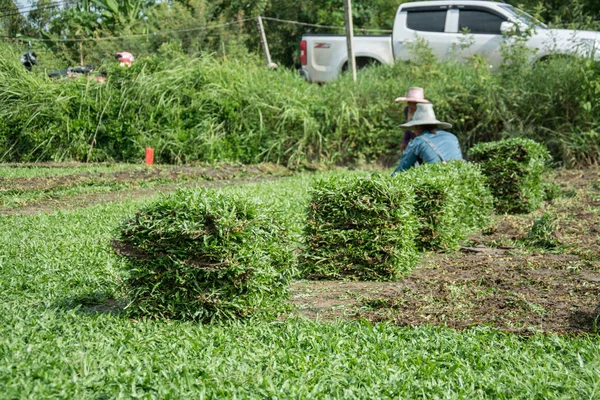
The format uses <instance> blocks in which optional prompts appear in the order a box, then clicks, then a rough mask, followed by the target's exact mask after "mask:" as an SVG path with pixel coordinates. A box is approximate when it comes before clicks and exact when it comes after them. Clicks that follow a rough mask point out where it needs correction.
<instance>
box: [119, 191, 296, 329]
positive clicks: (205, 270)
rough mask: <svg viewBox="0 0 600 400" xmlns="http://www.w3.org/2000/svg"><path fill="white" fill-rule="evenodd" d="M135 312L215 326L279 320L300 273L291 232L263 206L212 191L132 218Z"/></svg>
mask: <svg viewBox="0 0 600 400" xmlns="http://www.w3.org/2000/svg"><path fill="white" fill-rule="evenodd" d="M113 244H114V247H115V249H116V251H117V253H118V254H120V255H122V256H124V257H125V258H126V260H127V263H126V264H127V266H128V268H129V270H130V272H131V274H130V276H129V277H128V279H127V280H126V290H127V293H128V295H129V297H130V304H129V306H128V307H129V309H130V310H131V312H132V313H133V314H141V315H147V316H153V317H164V318H174V319H190V320H199V321H212V320H215V319H223V318H228V319H231V318H243V317H248V316H251V315H254V316H255V315H263V316H271V317H272V316H275V315H277V314H278V312H281V310H282V306H283V304H284V301H285V300H286V298H287V293H288V282H289V280H290V279H291V277H292V276H293V275H294V274H295V271H296V270H295V267H294V265H295V264H294V260H293V253H292V252H291V250H290V249H291V247H290V246H289V245H288V243H287V241H286V235H285V232H284V231H283V230H282V229H281V228H280V227H279V226H278V224H277V223H276V222H275V221H274V220H272V219H271V218H268V217H266V216H265V215H264V214H261V212H260V210H259V207H258V206H257V205H256V204H253V203H252V202H250V201H245V200H242V199H241V198H240V197H238V196H232V195H223V194H220V193H217V192H214V191H212V190H209V189H197V190H179V191H177V192H176V193H174V194H173V195H169V196H165V197H163V198H161V199H160V200H158V201H157V202H156V203H153V204H150V205H147V206H146V207H144V208H143V209H142V210H141V211H139V212H138V213H137V214H136V215H135V217H133V218H131V219H129V220H127V221H126V222H125V223H124V224H123V226H122V228H121V232H120V236H119V238H118V239H117V240H115V241H114V242H113Z"/></svg>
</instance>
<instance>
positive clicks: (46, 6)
mask: <svg viewBox="0 0 600 400" xmlns="http://www.w3.org/2000/svg"><path fill="white" fill-rule="evenodd" d="M62 4H67V2H64V3H59V4H54V5H44V6H43V7H35V8H32V9H30V10H23V11H22V12H27V13H30V12H33V11H38V10H39V11H41V10H46V9H50V8H57V7H60V6H61V5H62ZM16 15H21V16H23V14H22V13H21V11H17V12H13V13H9V14H1V15H0V18H6V17H12V16H16Z"/></svg>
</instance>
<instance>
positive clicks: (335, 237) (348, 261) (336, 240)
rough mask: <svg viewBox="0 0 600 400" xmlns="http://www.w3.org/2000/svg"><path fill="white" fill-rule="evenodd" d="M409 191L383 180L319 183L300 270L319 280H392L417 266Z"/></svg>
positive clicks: (378, 177)
mask: <svg viewBox="0 0 600 400" xmlns="http://www.w3.org/2000/svg"><path fill="white" fill-rule="evenodd" d="M412 198H413V194H412V192H411V191H410V188H409V187H407V186H405V185H401V184H398V182H394V181H393V180H392V178H390V177H387V176H381V175H374V176H362V175H351V176H344V177H332V178H330V179H327V180H319V181H317V182H316V183H315V184H314V186H313V188H312V192H311V201H310V205H309V207H308V216H307V224H306V228H305V245H306V249H305V253H304V255H303V257H302V261H301V265H302V270H303V272H304V274H305V275H306V276H309V277H313V278H315V277H317V278H319V277H320V278H333V279H339V278H352V279H360V280H391V279H395V278H398V277H399V276H400V275H401V274H404V273H407V272H409V271H410V270H411V269H412V268H413V267H414V266H415V263H416V261H417V252H416V248H415V243H414V237H415V233H416V220H415V218H414V216H413V212H412V211H413V204H412V203H413V199H412Z"/></svg>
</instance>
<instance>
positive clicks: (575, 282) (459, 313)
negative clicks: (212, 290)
mask: <svg viewBox="0 0 600 400" xmlns="http://www.w3.org/2000/svg"><path fill="white" fill-rule="evenodd" d="M553 180H554V181H555V182H557V183H559V185H560V186H561V188H562V190H563V196H561V197H560V198H558V199H556V200H555V201H553V202H549V203H547V204H546V205H545V206H544V207H543V209H542V210H539V211H538V212H535V213H532V214H531V215H517V216H509V215H502V216H500V215H499V216H495V218H494V224H493V225H492V226H491V227H490V228H489V229H488V230H486V231H485V232H483V233H478V234H476V235H473V236H472V237H471V238H470V240H469V241H468V243H466V245H465V247H463V248H462V249H461V251H457V252H453V253H447V254H442V253H437V254H436V253H429V254H426V255H425V256H424V257H423V259H422V261H421V263H420V265H419V267H418V268H416V269H415V270H413V271H412V273H410V274H409V275H408V276H407V277H405V278H404V279H401V280H399V281H397V282H339V281H298V282H296V283H295V284H294V285H293V286H292V302H293V304H294V306H295V309H296V313H297V314H300V315H303V316H306V317H308V318H312V319H321V320H333V319H337V318H351V319H355V318H364V319H367V320H369V321H372V322H379V321H391V322H393V323H395V324H397V325H422V324H432V325H445V326H448V327H452V328H456V329H462V328H466V327H469V326H473V325H488V326H494V327H496V328H499V329H502V330H505V331H510V332H515V333H520V334H525V335H528V334H533V333H536V332H556V333H570V334H579V333H595V332H597V326H598V325H599V324H600V178H599V175H598V169H597V168H595V169H591V170H586V171H564V170H563V171H559V172H557V173H556V176H554V177H553ZM544 212H552V213H553V214H554V215H555V216H556V221H557V226H556V229H555V231H554V232H553V236H554V237H555V238H556V240H557V242H558V246H557V247H556V248H554V249H550V250H545V249H536V248H531V247H527V246H524V245H523V244H522V243H523V239H524V238H525V237H526V236H527V234H528V232H529V230H530V229H531V226H532V225H533V221H534V220H535V219H536V218H539V217H540V216H541V214H543V213H544Z"/></svg>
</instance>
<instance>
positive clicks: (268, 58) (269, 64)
mask: <svg viewBox="0 0 600 400" xmlns="http://www.w3.org/2000/svg"><path fill="white" fill-rule="evenodd" d="M256 25H257V27H258V33H259V35H260V42H261V44H262V47H263V49H264V51H265V60H266V61H267V68H270V69H277V64H275V63H274V62H273V61H271V53H270V52H269V43H268V42H267V35H265V28H264V26H263V22H262V17H261V16H260V15H259V16H258V17H256Z"/></svg>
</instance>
